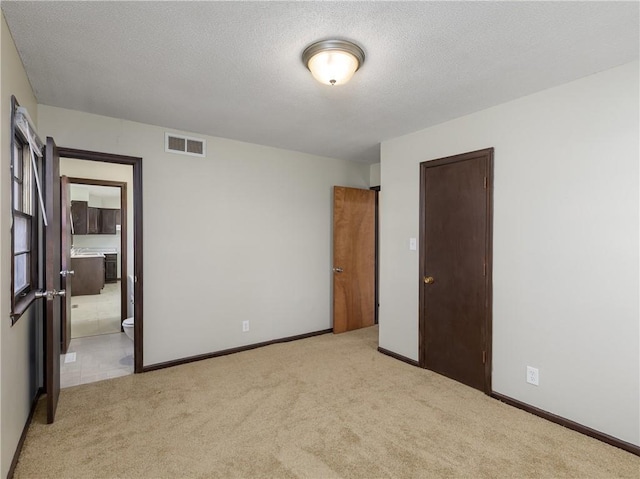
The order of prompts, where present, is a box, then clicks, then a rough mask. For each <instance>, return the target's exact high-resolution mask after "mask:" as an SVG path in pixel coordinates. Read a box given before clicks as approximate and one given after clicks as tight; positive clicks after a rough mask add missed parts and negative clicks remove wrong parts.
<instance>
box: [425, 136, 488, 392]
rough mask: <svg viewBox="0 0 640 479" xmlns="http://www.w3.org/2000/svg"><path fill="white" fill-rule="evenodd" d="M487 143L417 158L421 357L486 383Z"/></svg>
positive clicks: (476, 383) (460, 377)
mask: <svg viewBox="0 0 640 479" xmlns="http://www.w3.org/2000/svg"><path fill="white" fill-rule="evenodd" d="M492 171H493V149H488V150H482V151H477V152H472V153H467V154H463V155H458V156H454V157H449V158H442V159H439V160H434V161H427V162H424V163H421V164H420V174H421V186H420V201H421V204H420V206H421V208H420V236H421V237H420V265H421V278H420V363H421V366H422V367H425V368H427V369H431V370H433V371H435V372H437V373H440V374H443V375H445V376H447V377H450V378H452V379H455V380H456V381H459V382H461V383H464V384H467V385H469V386H471V387H474V388H476V389H480V390H482V391H485V392H487V393H489V392H490V390H491V365H490V361H491V350H490V347H491V228H492V226H491V225H492V221H491V215H492V195H491V191H492V176H493V175H492Z"/></svg>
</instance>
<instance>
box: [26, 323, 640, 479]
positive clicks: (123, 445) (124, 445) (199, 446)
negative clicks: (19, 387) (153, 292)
mask: <svg viewBox="0 0 640 479" xmlns="http://www.w3.org/2000/svg"><path fill="white" fill-rule="evenodd" d="M376 346H377V328H376V327H374V328H368V329H365V330H360V331H355V332H351V333H345V334H342V335H337V336H334V335H331V334H327V335H323V336H318V337H315V338H310V339H305V340H301V341H297V342H292V343H286V344H279V345H273V346H268V347H265V348H261V349H256V350H253V351H247V352H243V353H238V354H235V355H231V356H225V357H221V358H216V359H210V360H206V361H201V362H197V363H191V364H187V365H184V366H178V367H174V368H170V369H164V370H161V371H156V372H152V373H146V374H140V375H132V376H127V377H123V378H117V379H112V380H108V381H103V382H99V383H93V384H89V385H83V386H78V387H73V388H69V389H65V390H63V391H62V393H61V395H60V404H59V407H58V415H57V420H56V422H55V423H54V424H53V425H49V426H48V425H46V424H44V422H45V407H44V402H43V401H41V402H40V404H39V407H38V410H37V413H36V416H35V418H34V421H33V424H32V426H31V428H30V429H29V432H28V436H27V440H26V442H25V445H24V449H23V452H22V455H21V457H20V462H19V464H18V467H17V470H16V474H15V477H17V478H25V477H29V478H44V477H56V478H59V477H78V478H101V477H108V478H115V477H121V478H128V477H130V478H165V477H166V478H177V477H197V478H208V477H221V478H234V477H238V478H293V477H302V478H339V477H344V478H348V477H359V478H383V477H398V478H419V477H423V478H438V477H465V478H482V477H485V478H500V477H505V478H506V477H508V478H524V477H545V478H557V477H575V478H588V477H593V478H613V477H629V478H636V479H637V478H638V477H639V475H640V458H639V457H636V456H634V455H632V454H629V453H627V452H625V451H622V450H620V449H617V448H615V447H611V446H608V445H606V444H604V443H602V442H599V441H596V440H594V439H591V438H589V437H586V436H583V435H581V434H578V433H576V432H573V431H570V430H568V429H565V428H563V427H561V426H558V425H556V424H553V423H550V422H548V421H545V420H544V419H541V418H538V417H535V416H533V415H530V414H528V413H526V412H523V411H521V410H518V409H515V408H513V407H511V406H507V405H505V404H502V403H500V402H498V401H496V400H494V399H491V398H489V397H487V396H485V395H484V394H482V393H481V392H479V391H476V390H474V389H471V388H468V387H466V386H463V385H461V384H458V383H456V382H454V381H451V380H449V379H447V378H444V377H442V376H439V375H437V374H435V373H432V372H430V371H426V370H422V369H419V368H416V367H413V366H409V365H407V364H405V363H402V362H400V361H397V360H395V359H392V358H389V357H387V356H384V355H382V354H380V353H378V352H377V351H376Z"/></svg>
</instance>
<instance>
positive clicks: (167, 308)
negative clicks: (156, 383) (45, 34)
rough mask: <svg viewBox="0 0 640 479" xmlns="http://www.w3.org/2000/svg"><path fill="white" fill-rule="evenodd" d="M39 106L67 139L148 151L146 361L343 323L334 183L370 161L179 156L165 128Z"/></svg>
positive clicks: (352, 181)
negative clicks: (334, 240)
mask: <svg viewBox="0 0 640 479" xmlns="http://www.w3.org/2000/svg"><path fill="white" fill-rule="evenodd" d="M38 113H39V121H40V129H41V132H42V133H43V134H46V135H50V136H53V137H54V138H55V139H56V142H57V143H58V144H59V145H62V146H66V147H73V148H80V149H88V150H97V151H102V152H108V153H117V154H125V155H131V156H140V157H142V158H143V196H144V198H143V199H144V201H143V205H144V211H143V220H144V244H143V249H144V363H145V365H150V364H154V363H158V362H162V361H169V360H172V359H177V358H183V357H187V356H193V355H197V354H203V353H207V352H212V351H219V350H223V349H227V348H233V347H236V346H241V345H245V344H251V343H257V342H261V341H267V340H271V339H276V338H282V337H286V336H292V335H297V334H302V333H308V332H311V331H317V330H322V329H327V328H330V327H331V297H330V286H331V198H332V186H333V185H345V186H354V187H362V188H367V187H368V183H369V166H368V165H362V164H357V163H353V162H347V161H342V160H336V159H329V158H320V157H317V156H312V155H307V154H303V153H298V152H293V151H287V150H280V149H276V148H269V147H264V146H259V145H253V144H248V143H242V142H238V141H232V140H225V139H222V138H214V137H205V138H206V140H207V149H206V151H207V157H206V158H198V157H192V156H184V155H177V154H173V153H165V151H164V133H165V131H167V130H165V129H164V128H160V127H157V126H152V125H145V124H140V123H134V122H129V121H124V120H118V119H114V118H107V117H101V116H96V115H90V114H86V113H80V112H77V111H71V110H64V109H60V108H54V107H49V106H44V105H40V106H39V112H38ZM185 134H189V132H185ZM196 136H198V137H202V135H196ZM244 320H249V321H250V328H251V329H250V331H249V332H248V333H242V328H241V325H242V321H244Z"/></svg>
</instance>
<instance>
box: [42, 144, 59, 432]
mask: <svg viewBox="0 0 640 479" xmlns="http://www.w3.org/2000/svg"><path fill="white" fill-rule="evenodd" d="M44 203H45V211H46V213H47V220H48V226H46V227H45V228H44V256H45V289H46V293H48V295H47V297H46V298H45V305H44V308H43V309H44V314H45V391H46V394H47V422H48V423H52V422H53V420H54V418H55V415H56V408H57V406H58V397H59V396H60V328H61V321H60V311H61V304H60V303H61V300H60V297H61V295H63V294H64V293H62V292H61V291H60V290H61V286H60V271H61V261H60V157H59V155H58V148H57V147H56V144H55V142H54V141H53V138H47V146H46V153H45V162H44Z"/></svg>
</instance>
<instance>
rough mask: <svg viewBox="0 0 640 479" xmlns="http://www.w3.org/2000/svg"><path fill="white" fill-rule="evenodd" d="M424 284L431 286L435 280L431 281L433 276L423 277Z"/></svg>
mask: <svg viewBox="0 0 640 479" xmlns="http://www.w3.org/2000/svg"><path fill="white" fill-rule="evenodd" d="M422 279H423V281H424V283H425V284H433V283H435V282H436V280H435V279H433V276H425V277H424V278H422Z"/></svg>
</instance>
